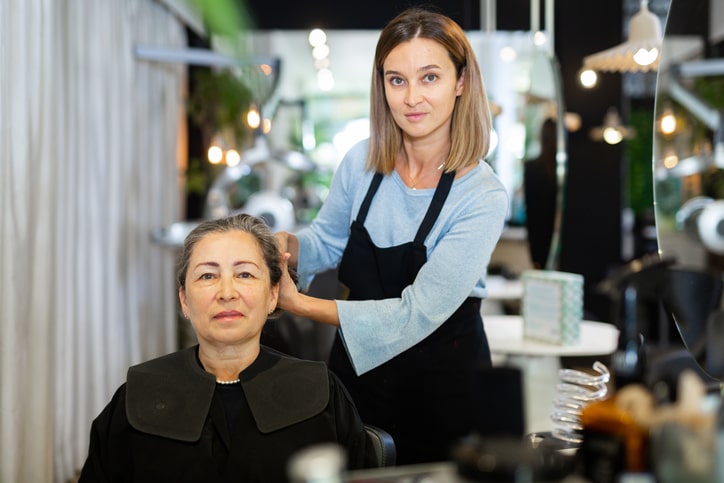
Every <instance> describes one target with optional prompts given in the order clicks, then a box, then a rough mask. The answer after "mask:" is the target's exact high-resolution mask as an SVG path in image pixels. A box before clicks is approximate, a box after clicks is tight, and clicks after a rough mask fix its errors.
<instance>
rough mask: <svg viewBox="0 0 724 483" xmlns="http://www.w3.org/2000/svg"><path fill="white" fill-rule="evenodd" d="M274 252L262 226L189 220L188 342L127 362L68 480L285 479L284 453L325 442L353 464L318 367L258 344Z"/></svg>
mask: <svg viewBox="0 0 724 483" xmlns="http://www.w3.org/2000/svg"><path fill="white" fill-rule="evenodd" d="M279 260H280V254H279V250H278V247H277V244H276V241H275V239H274V236H273V235H272V233H271V232H270V230H269V228H268V227H267V226H266V225H265V223H264V222H263V221H262V220H261V219H259V218H256V217H253V216H250V215H245V214H241V215H236V216H232V217H229V218H224V219H220V220H212V221H206V222H203V223H201V224H200V225H199V226H198V227H196V228H195V229H194V230H193V231H192V232H191V233H190V234H189V235H188V237H187V238H186V240H185V242H184V247H183V251H182V253H181V256H180V260H179V268H178V275H177V277H178V284H179V299H180V300H181V308H182V310H183V313H184V315H185V317H186V318H187V319H189V320H190V321H191V324H192V325H193V327H194V330H195V332H196V335H197V339H198V345H196V346H193V347H190V348H187V349H183V350H180V351H178V352H174V353H172V354H169V355H166V356H163V357H160V358H157V359H154V360H151V361H148V362H144V363H142V364H139V365H136V366H133V367H131V368H130V369H129V371H128V375H127V381H126V383H125V384H123V385H121V387H120V388H119V389H118V390H117V391H116V393H115V395H114V396H113V398H112V399H111V401H110V403H109V404H108V405H107V406H106V407H105V409H104V410H103V411H102V412H101V414H100V415H99V416H98V417H97V418H96V419H95V420H94V421H93V424H92V427H91V435H90V437H91V438H90V439H91V441H90V449H89V453H88V458H87V460H86V462H85V464H84V466H83V469H82V472H81V476H80V482H82V483H83V482H94V483H97V482H111V481H112V482H126V481H154V482H158V481H174V482H182V481H194V482H199V481H204V482H217V481H245V482H252V481H285V480H287V479H288V476H287V472H286V464H287V462H288V460H289V458H290V456H291V455H292V454H294V453H296V452H297V451H299V450H300V449H302V448H305V447H307V446H310V445H314V444H318V443H323V442H332V443H337V444H339V445H341V446H342V447H344V448H345V449H346V455H347V467H348V468H349V469H357V468H362V467H365V466H366V463H365V446H366V442H365V441H366V440H365V432H364V427H363V424H362V422H361V420H360V418H359V416H358V414H357V411H356V409H355V406H354V404H353V402H352V401H351V399H350V397H349V395H348V393H347V391H346V389H345V388H344V387H343V386H342V384H341V383H340V382H339V380H338V379H337V378H336V376H334V374H333V373H331V372H329V371H328V370H327V368H326V365H325V364H324V363H322V362H312V361H304V360H300V359H295V358H291V357H289V356H286V355H283V354H281V353H278V352H275V351H273V350H271V349H268V348H266V347H264V346H262V345H261V343H260V337H261V331H262V328H263V327H264V323H265V322H266V320H267V318H268V316H269V315H270V314H273V313H275V309H276V303H277V296H278V293H279V281H280V278H281V275H282V273H281V268H280V266H279Z"/></svg>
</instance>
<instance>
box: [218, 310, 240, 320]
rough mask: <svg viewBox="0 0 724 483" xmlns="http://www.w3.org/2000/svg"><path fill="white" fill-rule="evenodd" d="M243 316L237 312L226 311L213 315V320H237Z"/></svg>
mask: <svg viewBox="0 0 724 483" xmlns="http://www.w3.org/2000/svg"><path fill="white" fill-rule="evenodd" d="M243 316H244V314H242V313H241V312H238V311H236V310H226V311H224V312H219V313H218V314H216V315H214V318H215V319H238V318H240V317H243Z"/></svg>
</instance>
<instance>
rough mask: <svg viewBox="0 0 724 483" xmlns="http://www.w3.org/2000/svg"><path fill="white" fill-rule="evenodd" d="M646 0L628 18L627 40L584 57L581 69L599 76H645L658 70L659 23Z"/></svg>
mask: <svg viewBox="0 0 724 483" xmlns="http://www.w3.org/2000/svg"><path fill="white" fill-rule="evenodd" d="M648 3H649V2H648V0H641V9H640V10H639V11H638V12H637V13H636V14H635V15H634V16H633V17H631V22H630V23H629V32H628V40H626V42H623V43H621V44H618V45H616V46H615V47H611V48H610V49H606V50H603V51H601V52H598V53H595V54H592V55H589V56H586V57H585V58H584V59H583V66H584V67H586V68H589V69H593V70H597V71H601V72H607V71H610V72H647V71H651V70H656V69H657V68H658V66H659V57H660V52H661V21H660V20H659V17H657V16H656V15H655V14H653V13H651V12H650V11H649V8H648Z"/></svg>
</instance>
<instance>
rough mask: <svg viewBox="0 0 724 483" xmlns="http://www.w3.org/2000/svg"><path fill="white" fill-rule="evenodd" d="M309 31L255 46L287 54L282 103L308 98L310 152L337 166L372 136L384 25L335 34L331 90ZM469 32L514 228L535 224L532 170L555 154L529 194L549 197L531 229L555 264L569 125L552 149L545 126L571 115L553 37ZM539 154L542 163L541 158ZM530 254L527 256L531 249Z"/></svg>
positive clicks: (521, 230) (281, 136)
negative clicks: (372, 97) (374, 80)
mask: <svg viewBox="0 0 724 483" xmlns="http://www.w3.org/2000/svg"><path fill="white" fill-rule="evenodd" d="M308 35H309V32H306V31H294V30H283V31H280V30H274V31H254V32H250V33H249V34H248V38H247V41H246V44H247V48H249V49H250V50H251V52H252V53H253V55H268V56H274V57H278V58H280V59H281V74H280V79H279V86H278V89H277V94H278V98H279V100H281V101H282V102H295V101H296V102H301V103H302V104H303V105H304V106H305V107H306V111H305V112H306V118H305V121H304V122H308V123H309V124H310V125H311V126H308V127H309V128H308V130H307V132H308V133H309V136H305V140H304V148H305V152H306V153H307V154H308V155H309V156H310V157H311V158H312V159H313V160H314V161H315V163H316V164H317V165H318V166H321V167H322V168H323V169H329V170H334V169H335V168H336V165H337V164H338V163H339V161H341V158H342V156H343V155H344V153H345V152H346V150H347V149H349V147H350V146H351V145H352V144H353V143H354V142H356V141H357V140H359V139H362V138H364V137H367V134H368V131H367V129H368V124H367V113H368V109H369V83H370V74H371V68H372V62H373V57H374V50H375V45H376V42H377V37H378V35H379V32H377V31H366V30H331V31H327V32H326V45H327V46H328V47H329V56H328V68H329V70H330V71H331V74H332V76H333V79H334V88H333V89H330V90H325V89H324V88H323V86H322V85H321V84H320V83H319V82H318V81H319V77H318V75H319V69H318V68H317V67H318V66H317V65H315V61H314V59H313V57H312V48H311V47H310V44H309V41H308ZM468 38H469V40H470V43H471V45H472V46H473V49H474V50H475V52H476V55H477V58H478V61H479V63H480V68H481V71H482V73H483V77H484V80H485V85H486V89H487V94H488V97H489V98H490V100H491V101H492V103H493V111H494V112H493V115H494V127H495V134H496V140H495V147H494V149H492V150H491V152H490V154H489V155H488V157H487V161H488V162H489V163H490V164H491V165H492V166H493V167H494V169H495V170H496V172H497V173H498V175H499V176H500V178H501V179H502V181H503V183H504V184H505V186H506V188H507V190H508V193H509V196H510V200H511V204H510V208H509V219H508V229H507V230H506V233H507V235H510V236H512V237H516V236H519V235H518V234H523V237H525V233H526V228H527V225H528V223H527V222H529V221H531V220H529V219H528V218H527V217H526V215H527V212H526V199H525V191H526V190H525V186H524V177H525V167H526V166H534V165H535V166H537V165H538V164H541V163H543V161H542V158H543V157H544V153H545V157H547V158H548V161H547V166H546V168H545V169H544V170H543V173H545V175H546V176H545V177H544V178H543V179H540V178H539V177H537V176H536V180H537V181H536V185H537V186H536V187H545V186H548V187H547V188H545V189H544V190H543V192H542V193H541V192H536V190H531V192H530V193H529V197H533V196H543V199H541V200H538V199H537V198H536V201H535V203H536V207H546V208H545V209H544V210H543V211H544V212H543V213H539V212H536V211H535V210H532V211H531V214H532V215H533V217H534V218H535V220H534V221H535V223H534V228H532V230H534V233H531V235H532V237H533V239H534V240H535V243H536V251H537V252H538V253H543V255H541V256H539V257H537V261H538V265H539V267H538V268H549V269H554V268H555V267H556V266H557V255H558V251H559V250H558V245H559V242H558V240H559V231H560V223H561V222H560V220H561V218H562V217H561V208H562V204H563V199H562V198H563V184H564V182H565V173H566V139H565V129H564V125H563V123H559V122H554V123H553V127H554V130H553V133H554V134H553V139H552V141H553V150H552V151H549V148H548V147H547V146H546V148H545V149H544V147H543V144H544V143H542V140H541V132H542V131H543V128H544V122H545V121H546V120H547V119H552V120H554V121H555V120H557V119H563V113H564V109H563V102H562V88H561V82H560V74H559V70H558V64H557V62H556V60H555V58H553V57H552V55H551V54H550V52H549V48H548V46H547V45H546V44H545V42H544V43H543V44H542V45H540V42H538V43H536V42H535V41H534V35H533V33H531V32H504V31H497V32H482V31H471V32H468ZM351 53H354V55H351ZM279 124H281V123H277V121H274V123H273V126H274V127H272V131H271V132H270V140H271V141H272V142H273V143H274V144H275V145H285V144H288V143H289V140H288V135H287V134H286V131H287V128H285V127H284V126H282V125H279ZM293 131H298V130H293ZM549 137H550V136H549ZM546 144H550V143H546ZM536 159H539V160H541V161H540V162H539V161H535V162H533V160H536ZM531 171H533V170H531ZM528 226H532V225H528ZM505 236H506V235H505V234H504V237H505ZM539 239H542V242H539V241H538V240H539ZM524 255H525V257H524V258H526V259H527V258H528V253H525V254H524ZM518 258H521V257H518ZM524 268H529V267H528V266H525V267H524Z"/></svg>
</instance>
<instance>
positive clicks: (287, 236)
mask: <svg viewBox="0 0 724 483" xmlns="http://www.w3.org/2000/svg"><path fill="white" fill-rule="evenodd" d="M274 237H275V238H276V239H277V245H279V251H280V252H281V253H282V254H284V253H287V254H288V255H289V257H288V259H287V263H288V264H289V266H290V267H292V268H293V269H296V268H297V260H298V258H299V240H297V237H296V236H295V235H293V234H291V233H289V232H286V231H279V232H277V233H275V234H274Z"/></svg>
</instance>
